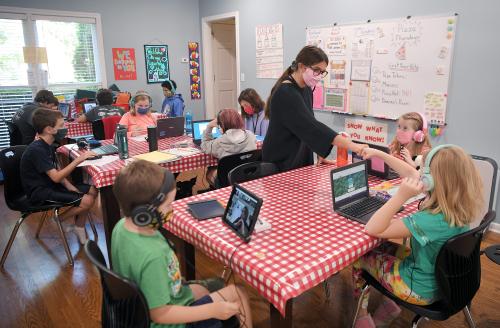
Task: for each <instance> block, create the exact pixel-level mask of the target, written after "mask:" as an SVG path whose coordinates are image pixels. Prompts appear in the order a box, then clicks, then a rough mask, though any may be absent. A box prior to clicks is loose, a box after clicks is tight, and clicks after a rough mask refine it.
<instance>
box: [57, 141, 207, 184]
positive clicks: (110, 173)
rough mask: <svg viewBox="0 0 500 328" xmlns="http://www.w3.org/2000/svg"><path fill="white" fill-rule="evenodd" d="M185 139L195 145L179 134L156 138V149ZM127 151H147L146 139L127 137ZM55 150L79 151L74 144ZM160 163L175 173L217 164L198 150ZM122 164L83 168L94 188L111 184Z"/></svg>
mask: <svg viewBox="0 0 500 328" xmlns="http://www.w3.org/2000/svg"><path fill="white" fill-rule="evenodd" d="M186 141H187V142H188V143H189V145H190V146H191V147H196V146H195V145H194V144H193V142H192V138H191V137H188V136H180V137H174V138H165V139H160V140H158V149H159V150H165V149H168V148H172V147H173V146H174V145H175V144H176V143H179V142H186ZM112 143H113V140H104V141H102V144H103V145H107V144H108V145H109V144H112ZM128 151H129V158H131V157H133V156H135V155H139V154H143V153H147V152H148V151H149V148H148V143H147V142H146V141H135V140H132V139H129V140H128ZM57 152H59V153H61V154H65V155H66V156H69V155H70V152H71V157H76V156H78V153H79V151H78V150H77V149H76V146H75V149H72V150H71V151H70V150H69V149H68V148H67V147H65V146H61V147H59V148H58V149H57ZM160 165H161V166H163V167H166V168H168V169H169V170H170V171H172V172H173V173H177V172H183V171H189V170H195V169H197V168H200V167H207V166H212V165H217V158H215V157H212V156H211V155H207V154H205V153H202V152H200V153H198V154H194V155H191V156H185V157H181V158H180V159H178V160H175V161H172V162H168V163H163V164H160ZM124 166H125V161H124V160H120V159H118V160H116V161H114V162H111V163H109V164H106V165H103V166H95V165H89V166H85V167H84V169H85V170H86V171H87V172H88V174H89V175H90V176H91V177H92V181H93V184H94V185H95V186H96V188H101V187H106V186H110V185H112V184H113V183H114V181H115V177H116V175H117V174H118V172H119V171H120V169H121V168H122V167H124Z"/></svg>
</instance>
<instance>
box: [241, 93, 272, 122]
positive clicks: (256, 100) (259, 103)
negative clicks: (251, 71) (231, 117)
mask: <svg viewBox="0 0 500 328" xmlns="http://www.w3.org/2000/svg"><path fill="white" fill-rule="evenodd" d="M243 100H244V101H246V102H247V103H249V104H250V105H251V106H252V107H253V109H254V110H255V113H260V111H262V110H264V106H265V105H266V103H265V102H264V101H263V100H262V98H260V96H259V94H258V93H257V91H255V89H252V88H248V89H245V90H243V91H241V93H240V96H239V97H238V103H239V104H241V102H242V101H243ZM240 107H241V116H243V117H245V118H246V117H248V114H247V113H245V111H244V110H243V106H241V105H240Z"/></svg>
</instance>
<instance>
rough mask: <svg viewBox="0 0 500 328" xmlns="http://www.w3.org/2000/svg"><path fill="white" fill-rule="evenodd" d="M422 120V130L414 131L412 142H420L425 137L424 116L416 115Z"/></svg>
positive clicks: (425, 123) (425, 121) (425, 124)
mask: <svg viewBox="0 0 500 328" xmlns="http://www.w3.org/2000/svg"><path fill="white" fill-rule="evenodd" d="M417 114H418V115H420V117H421V118H422V130H418V131H415V133H414V134H413V140H414V141H415V142H422V141H424V139H425V135H426V134H427V120H426V119H425V116H424V114H422V113H417Z"/></svg>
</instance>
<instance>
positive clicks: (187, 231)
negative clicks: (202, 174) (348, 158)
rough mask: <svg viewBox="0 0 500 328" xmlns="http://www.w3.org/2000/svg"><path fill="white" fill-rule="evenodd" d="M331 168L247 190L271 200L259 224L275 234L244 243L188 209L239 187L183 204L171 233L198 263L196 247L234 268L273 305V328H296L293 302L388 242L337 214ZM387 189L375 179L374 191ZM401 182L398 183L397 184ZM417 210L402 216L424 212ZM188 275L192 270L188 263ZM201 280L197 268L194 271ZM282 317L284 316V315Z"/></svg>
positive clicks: (256, 184) (177, 205) (273, 178)
mask: <svg viewBox="0 0 500 328" xmlns="http://www.w3.org/2000/svg"><path fill="white" fill-rule="evenodd" d="M333 168H334V166H331V165H324V166H308V167H304V168H300V169H296V170H292V171H288V172H285V173H280V174H276V175H273V176H269V177H265V178H262V179H257V180H254V181H250V182H246V183H244V184H242V185H243V186H244V187H245V188H247V189H248V190H250V191H251V192H253V193H255V194H257V195H258V196H259V197H261V198H263V200H264V203H263V205H262V208H261V211H260V215H259V217H261V218H263V219H265V220H266V221H268V222H269V223H271V225H272V229H271V230H268V231H263V232H259V233H254V234H253V235H252V239H251V241H250V243H248V244H242V245H241V246H240V247H238V249H237V250H236V252H235V249H236V247H237V246H238V245H240V243H241V239H239V238H238V237H237V236H236V235H235V234H234V233H233V232H232V231H231V230H230V229H229V228H227V227H226V226H225V225H224V224H223V223H222V221H221V219H220V218H216V219H210V220H205V221H197V220H195V219H194V218H193V217H192V216H191V214H190V213H189V212H188V211H187V205H186V204H187V203H188V202H192V201H195V200H202V199H210V198H217V199H218V200H220V201H221V202H223V203H226V202H227V201H228V199H229V195H230V193H231V187H227V188H223V189H218V190H215V191H212V192H209V193H204V194H201V195H196V196H193V197H189V198H184V199H181V200H177V201H175V202H174V203H173V208H174V218H173V219H172V220H171V221H169V222H168V223H167V224H166V225H165V227H166V228H167V229H168V230H169V231H170V232H172V233H173V234H174V235H176V236H177V237H180V238H181V239H182V240H184V241H185V246H184V250H183V253H184V255H185V256H186V255H188V256H191V257H190V258H188V261H189V262H191V263H192V264H194V249H190V248H193V246H194V247H196V248H198V249H200V250H201V251H203V252H204V253H205V254H207V255H208V256H209V257H210V258H212V259H214V260H216V261H218V262H220V263H223V264H226V265H227V264H228V263H229V259H230V258H231V256H232V255H233V253H234V255H233V256H232V264H231V267H232V269H233V271H234V272H235V273H237V274H239V275H240V276H241V277H242V278H243V279H244V280H245V281H246V282H247V283H248V284H250V285H251V286H252V287H254V288H255V289H256V290H257V291H258V292H259V294H260V295H262V296H263V297H265V298H266V299H267V300H268V301H269V302H270V303H271V327H283V326H291V325H292V308H293V299H294V298H295V297H297V296H299V295H300V294H302V293H303V292H305V291H307V290H309V289H311V288H312V287H314V286H316V285H318V284H319V283H321V282H322V281H324V280H326V279H327V278H329V277H330V276H332V275H334V274H336V273H337V272H339V271H340V270H342V269H344V268H345V267H347V266H349V265H350V264H351V263H353V262H354V261H355V260H356V259H358V258H359V257H360V256H362V255H363V254H365V253H367V252H368V251H369V250H371V249H373V248H375V247H376V246H377V245H378V244H379V243H380V242H381V241H380V240H378V239H376V238H372V237H370V236H368V235H367V234H366V233H365V232H364V227H363V226H362V225H361V224H359V223H357V222H354V221H351V220H348V219H346V218H344V217H342V216H340V215H338V214H336V213H335V212H334V211H333V205H332V195H331V187H330V171H331V170H332V169H333ZM380 182H382V180H380V179H378V178H373V177H370V179H369V183H370V185H372V186H373V185H376V184H378V183H380ZM395 182H398V181H397V180H396V181H395ZM417 206H418V202H414V203H411V204H410V205H407V206H406V207H405V210H404V211H402V212H401V213H398V215H397V217H400V218H401V217H405V216H407V215H409V214H411V213H414V212H415V211H416V210H417ZM183 267H184V268H186V267H187V266H186V264H185V263H183ZM187 274H188V276H187V278H188V279H194V277H193V275H194V268H192V269H191V271H188V272H187ZM280 314H281V315H280Z"/></svg>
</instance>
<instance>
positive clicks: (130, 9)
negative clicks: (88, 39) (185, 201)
mask: <svg viewBox="0 0 500 328" xmlns="http://www.w3.org/2000/svg"><path fill="white" fill-rule="evenodd" d="M0 5H4V6H14V7H26V8H37V9H52V10H63V11H80V12H93V13H99V14H101V22H102V34H103V39H104V56H105V64H106V76H107V82H108V85H110V84H112V83H116V84H117V85H118V86H119V87H120V89H121V90H127V91H131V92H132V93H134V92H135V91H137V90H141V89H142V90H146V91H148V92H149V93H150V94H151V96H152V97H153V107H154V108H155V109H158V110H159V109H160V107H161V104H162V101H163V94H162V90H161V84H159V83H158V84H156V83H155V84H147V83H146V72H145V64H144V47H143V46H144V44H146V43H151V44H158V43H159V42H162V43H163V42H164V43H166V44H168V46H169V48H168V51H169V59H170V74H171V78H172V79H173V80H174V81H175V82H176V83H177V87H178V92H180V93H182V96H183V98H184V100H185V103H186V110H190V111H191V112H193V113H194V115H195V117H200V118H202V117H203V114H202V110H203V108H204V107H203V100H195V101H194V100H191V97H190V94H189V69H188V64H187V63H181V57H188V50H187V43H188V41H200V20H199V12H198V9H199V6H198V0H147V1H133V0H80V1H76V0H46V1H37V0H1V1H0ZM111 48H134V49H135V56H136V69H137V80H135V81H115V80H114V73H113V62H112V54H111Z"/></svg>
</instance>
